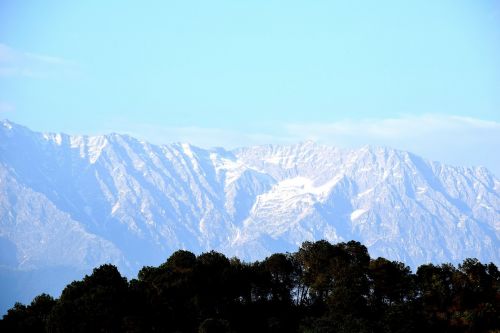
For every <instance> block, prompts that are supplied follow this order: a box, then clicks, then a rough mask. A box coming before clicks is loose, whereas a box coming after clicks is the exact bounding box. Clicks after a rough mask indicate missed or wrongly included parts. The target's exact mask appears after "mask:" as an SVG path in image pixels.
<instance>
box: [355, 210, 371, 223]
mask: <svg viewBox="0 0 500 333" xmlns="http://www.w3.org/2000/svg"><path fill="white" fill-rule="evenodd" d="M366 212H368V209H362V208H361V209H356V210H355V211H353V212H352V213H351V221H354V220H356V219H358V218H359V217H360V216H361V215H363V214H364V213H366Z"/></svg>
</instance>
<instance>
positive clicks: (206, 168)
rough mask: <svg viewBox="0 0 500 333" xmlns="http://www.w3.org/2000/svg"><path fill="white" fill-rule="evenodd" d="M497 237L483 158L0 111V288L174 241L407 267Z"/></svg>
mask: <svg viewBox="0 0 500 333" xmlns="http://www.w3.org/2000/svg"><path fill="white" fill-rule="evenodd" d="M499 236H500V181H499V180H498V179H497V178H496V177H495V176H494V175H493V174H492V173H490V172H489V171H488V170H487V169H485V168H483V167H475V168H467V167H454V166H449V165H444V164H441V163H438V162H431V161H427V160H425V159H423V158H421V157H419V156H416V155H413V154H411V153H409V152H404V151H399V150H395V149H390V148H378V147H369V146H366V147H363V148H360V149H354V150H352V149H351V150H348V149H340V148H336V147H330V146H322V145H318V144H315V143H313V142H305V143H301V144H296V145H289V146H284V145H283V146H281V145H268V146H256V147H247V148H240V149H236V150H225V149H223V148H214V149H208V150H206V149H201V148H198V147H194V146H191V145H189V144H180V143H174V144H168V145H161V146H159V145H153V144H150V143H147V142H143V141H140V140H138V139H135V138H133V137H130V136H127V135H118V134H109V135H103V136H70V135H65V134H42V133H37V132H33V131H31V130H29V129H27V128H25V127H23V126H20V125H16V124H14V123H12V122H9V121H7V120H4V121H2V122H1V123H0V249H1V252H0V253H1V255H0V260H1V262H0V265H1V266H2V267H3V268H2V269H3V271H2V272H3V273H2V274H3V276H4V277H7V278H6V279H3V280H1V281H0V282H1V283H2V284H3V285H2V286H1V287H0V290H5V289H6V288H7V286H10V284H9V283H11V282H9V283H7V282H5V281H7V280H8V281H11V280H9V277H10V276H12V274H24V273H23V272H29V271H39V270H43V271H44V272H50V271H51V269H52V270H53V271H56V270H57V269H59V270H60V269H62V268H68V269H70V270H74V271H81V270H87V269H89V268H91V267H95V266H97V265H99V264H101V263H104V262H111V263H114V264H116V265H118V267H119V268H120V269H121V270H122V271H123V272H124V273H125V274H128V275H133V274H135V273H136V272H137V269H138V268H140V267H142V266H143V265H152V264H154V265H157V264H159V263H161V262H163V261H164V260H165V258H167V257H168V255H169V254H170V253H171V252H172V251H175V250H177V249H179V248H184V249H188V250H190V251H193V252H195V253H199V252H202V251H207V250H212V249H215V250H218V251H221V252H223V253H225V254H226V255H228V256H233V255H238V256H239V257H241V258H243V259H246V260H256V259H261V258H264V257H265V256H266V255H268V254H270V253H273V252H284V251H295V250H296V249H297V248H298V246H299V245H300V244H301V243H302V242H303V241H305V240H319V239H327V240H329V241H331V242H338V241H347V240H351V239H354V240H358V241H360V242H362V243H363V244H365V245H366V246H367V247H368V249H369V251H370V254H371V255H372V257H377V256H384V257H386V258H389V259H393V260H400V261H404V262H405V263H406V264H409V265H411V266H412V267H416V266H418V265H419V264H422V263H427V262H438V263H441V262H454V263H456V262H460V261H462V260H463V259H464V258H466V257H476V258H478V259H480V260H481V261H484V262H489V261H493V262H494V263H496V264H497V265H498V264H499V263H500V241H499ZM43 276H45V275H43ZM51 276H52V278H53V274H52V275H51ZM63 277H64V274H63V275H61V278H63ZM42 280H43V277H42V278H41V280H40V283H42V282H43V281H42ZM67 282H69V281H62V282H61V283H62V284H61V286H63V285H64V284H65V283H67ZM36 292H38V291H36ZM33 296H34V295H29V297H28V299H29V298H31V297H33ZM9 305H12V304H9Z"/></svg>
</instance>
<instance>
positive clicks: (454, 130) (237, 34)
mask: <svg viewBox="0 0 500 333" xmlns="http://www.w3.org/2000/svg"><path fill="white" fill-rule="evenodd" d="M0 118H6V119H9V120H11V121H14V122H16V123H19V124H21V125H25V126H27V127H29V128H31V129H33V130H37V131H51V132H65V133H69V134H102V133H108V132H118V133H127V134H131V135H134V136H137V137H139V138H141V139H144V140H147V141H151V142H153V143H169V142H177V141H183V142H184V141H186V142H190V143H192V144H195V145H198V146H201V147H211V146H222V147H226V148H234V147H237V146H245V145H254V144H265V143H295V142H300V141H304V140H309V139H312V140H316V141H318V142H320V143H325V144H332V145H338V146H341V147H349V148H351V147H352V148H355V147H360V146H363V145H366V144H369V145H382V146H389V147H394V148H398V149H404V150H410V151H412V152H414V153H417V154H419V155H422V156H424V157H426V158H429V159H433V160H439V161H443V162H446V163H450V164H454V165H484V166H486V167H488V168H489V169H490V170H492V171H493V172H494V173H495V174H496V175H497V176H500V153H499V151H500V149H499V147H500V1H499V0H468V1H462V0H440V1H436V0H418V1H413V0H409V1H397V0H393V1H384V0H381V1H319V0H309V1H293V0H288V1H273V0H252V1H250V0H232V1H229V0H227V1H220V0H213V1H192V0H182V1H174V0H172V1H142V2H139V1H126V2H124V1H51V0H45V1H30V0H27V1H14V0H13V1H5V0H0Z"/></svg>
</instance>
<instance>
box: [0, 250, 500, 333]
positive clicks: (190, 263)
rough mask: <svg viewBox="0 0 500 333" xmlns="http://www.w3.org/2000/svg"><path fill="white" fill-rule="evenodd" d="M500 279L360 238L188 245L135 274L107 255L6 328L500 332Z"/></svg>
mask: <svg viewBox="0 0 500 333" xmlns="http://www.w3.org/2000/svg"><path fill="white" fill-rule="evenodd" d="M499 282H500V273H499V271H498V268H497V267H496V266H495V265H494V264H493V263H489V264H483V263H481V262H479V261H478V260H477V259H471V258H468V259H465V260H464V261H463V263H461V264H460V265H458V267H455V266H453V265H451V264H446V263H445V264H441V265H435V264H426V265H422V266H420V267H419V268H418V269H417V271H416V273H413V272H412V271H411V269H410V268H409V267H408V266H406V265H405V264H404V263H401V262H396V261H390V260H388V259H385V258H375V259H372V258H370V256H369V254H368V251H367V249H366V247H365V246H363V245H362V244H360V243H359V242H355V241H350V242H346V243H338V244H330V243H329V242H327V241H324V240H321V241H317V242H305V243H303V244H302V246H301V247H300V249H299V250H298V251H297V252H295V253H276V254H273V255H271V256H269V257H267V258H266V259H264V260H262V261H257V262H252V263H246V262H242V261H241V260H239V259H237V258H227V257H226V256H225V255H223V254H222V253H218V252H215V251H211V252H206V253H203V254H201V255H198V256H196V255H195V254H193V253H191V252H189V251H185V250H179V251H176V252H175V253H173V254H172V255H171V256H170V257H169V258H168V259H167V260H166V261H165V263H163V264H161V265H159V266H158V267H151V266H146V267H143V268H142V269H141V270H140V271H139V273H138V275H137V278H136V279H132V280H130V281H127V280H126V279H125V278H124V277H122V276H121V274H120V272H119V271H118V269H117V268H116V267H115V266H113V265H109V264H106V265H102V266H100V267H98V268H95V269H94V270H93V272H92V274H90V275H87V276H85V277H84V278H83V279H82V280H81V281H74V282H72V283H70V284H69V285H68V286H66V288H65V289H64V290H63V291H62V293H61V295H60V297H59V298H58V299H54V298H52V297H51V296H49V295H46V294H42V295H39V296H37V297H35V299H33V301H32V302H31V304H29V305H23V304H20V303H16V304H15V305H14V306H13V307H12V308H11V309H10V310H8V312H7V314H5V315H4V316H3V319H2V320H1V321H0V331H2V332H193V333H195V332H206V333H208V332H220V333H224V332H345V333H347V332H374V333H376V332H398V333H402V332H423V331H425V332H498V331H499V329H500V307H499V305H500V304H499V303H500V289H499V288H500V284H499Z"/></svg>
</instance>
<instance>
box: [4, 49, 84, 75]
mask: <svg viewBox="0 0 500 333" xmlns="http://www.w3.org/2000/svg"><path fill="white" fill-rule="evenodd" d="M77 73H78V66H77V65H76V64H75V63H74V62H71V61H68V60H65V59H62V58H59V57H54V56H49V55H44V54H36V53H30V52H24V51H20V50H16V49H14V48H12V47H10V46H8V45H6V44H1V43H0V77H28V78H53V77H68V76H74V75H75V74H77Z"/></svg>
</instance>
